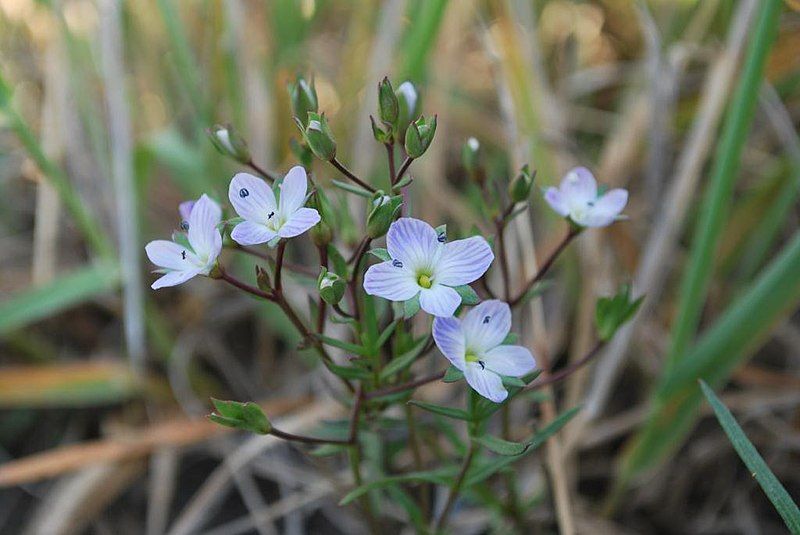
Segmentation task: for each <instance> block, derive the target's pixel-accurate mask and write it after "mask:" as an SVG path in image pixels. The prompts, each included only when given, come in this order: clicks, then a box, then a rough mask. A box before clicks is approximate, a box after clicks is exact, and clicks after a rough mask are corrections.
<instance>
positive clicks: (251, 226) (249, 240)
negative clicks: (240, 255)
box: [231, 221, 277, 245]
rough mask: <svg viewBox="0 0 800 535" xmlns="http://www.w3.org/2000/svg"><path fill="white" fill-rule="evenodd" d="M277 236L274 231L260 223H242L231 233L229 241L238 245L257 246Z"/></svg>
mask: <svg viewBox="0 0 800 535" xmlns="http://www.w3.org/2000/svg"><path fill="white" fill-rule="evenodd" d="M275 236H277V234H275V231H274V230H272V229H270V228H268V227H267V226H266V225H262V224H261V223H254V222H252V221H242V222H241V223H239V224H238V225H236V226H235V227H233V230H232V231H231V239H232V240H233V241H235V242H236V243H238V244H239V245H258V244H260V243H267V242H268V241H270V240H271V239H272V238H274V237H275Z"/></svg>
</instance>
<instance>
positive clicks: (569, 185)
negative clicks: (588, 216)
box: [560, 167, 597, 209]
mask: <svg viewBox="0 0 800 535" xmlns="http://www.w3.org/2000/svg"><path fill="white" fill-rule="evenodd" d="M560 189H561V195H562V199H563V201H564V202H565V203H566V205H567V206H569V207H570V208H571V209H572V208H573V207H575V206H585V205H586V204H587V203H589V202H592V201H594V200H595V199H597V181H596V180H595V179H594V175H592V172H591V171H589V170H588V169H586V168H585V167H576V168H575V169H572V170H571V171H569V172H568V173H567V174H566V175H564V178H563V179H562V180H561V186H560Z"/></svg>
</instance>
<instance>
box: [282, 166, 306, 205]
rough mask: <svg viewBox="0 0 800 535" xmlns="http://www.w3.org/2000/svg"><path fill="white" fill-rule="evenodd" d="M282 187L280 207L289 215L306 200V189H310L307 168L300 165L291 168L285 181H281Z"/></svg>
mask: <svg viewBox="0 0 800 535" xmlns="http://www.w3.org/2000/svg"><path fill="white" fill-rule="evenodd" d="M280 188H281V195H280V199H278V203H279V204H278V208H279V209H280V212H281V213H282V214H283V215H284V216H286V217H288V216H289V215H290V214H292V213H293V212H295V211H296V210H297V209H298V208H300V207H301V206H303V203H304V202H305V200H306V191H308V180H307V179H306V170H305V169H304V168H303V167H302V166H299V165H295V166H294V167H292V168H291V169H289V172H288V173H286V176H285V177H284V179H283V182H281V185H280Z"/></svg>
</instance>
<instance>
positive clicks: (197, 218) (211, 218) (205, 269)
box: [144, 195, 222, 290]
mask: <svg viewBox="0 0 800 535" xmlns="http://www.w3.org/2000/svg"><path fill="white" fill-rule="evenodd" d="M189 203H193V204H191V205H190V204H189ZM180 212H181V217H182V218H183V221H182V223H181V228H183V229H184V230H186V231H187V233H186V235H183V234H182V233H177V234H176V235H177V236H179V238H178V239H177V240H176V241H167V240H155V241H151V242H150V243H148V244H147V245H146V246H145V248H144V250H145V252H146V253H147V257H148V258H149V259H150V261H151V262H152V263H154V264H155V265H157V266H158V267H159V269H158V270H156V272H158V273H164V276H162V277H161V278H159V279H158V280H156V281H155V282H154V283H153V284H152V286H151V288H153V289H154V290H158V289H159V288H165V287H167V286H177V285H178V284H182V283H184V282H186V281H188V280H189V279H191V278H192V277H194V276H195V275H208V274H209V273H210V272H211V269H212V268H213V267H214V264H215V263H216V261H217V257H218V256H219V253H220V251H221V250H222V235H221V234H220V233H219V229H218V228H217V225H219V223H220V221H221V220H222V209H221V208H220V207H219V205H218V204H217V203H215V202H214V201H212V200H211V199H209V198H208V196H207V195H203V196H202V197H200V199H199V200H197V201H196V202H194V201H187V202H186V203H181V206H180ZM187 227H188V228H187ZM181 238H182V239H181ZM187 238H188V239H187Z"/></svg>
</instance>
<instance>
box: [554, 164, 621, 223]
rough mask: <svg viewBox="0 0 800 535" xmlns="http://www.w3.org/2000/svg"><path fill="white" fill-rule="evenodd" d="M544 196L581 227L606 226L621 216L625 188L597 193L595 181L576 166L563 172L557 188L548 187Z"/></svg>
mask: <svg viewBox="0 0 800 535" xmlns="http://www.w3.org/2000/svg"><path fill="white" fill-rule="evenodd" d="M544 198H545V200H546V201H547V203H548V204H549V205H550V207H551V208H553V210H555V211H556V212H557V213H558V214H560V215H562V216H564V217H568V218H570V219H571V220H572V221H573V222H574V223H575V224H577V225H580V226H582V227H605V226H608V225H610V224H611V223H613V222H614V221H617V220H619V219H623V218H624V216H622V215H620V214H621V213H622V210H623V209H624V208H625V205H626V204H627V203H628V191H627V190H624V189H619V188H618V189H612V190H611V191H607V192H605V193H603V194H602V195H598V191H597V181H596V180H595V179H594V176H593V175H592V173H591V171H589V170H588V169H586V168H585V167H576V168H575V169H573V170H571V171H570V172H568V173H567V174H566V175H564V178H563V179H562V180H561V184H560V185H559V187H558V188H553V187H551V188H548V189H547V190H546V191H545V193H544Z"/></svg>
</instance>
